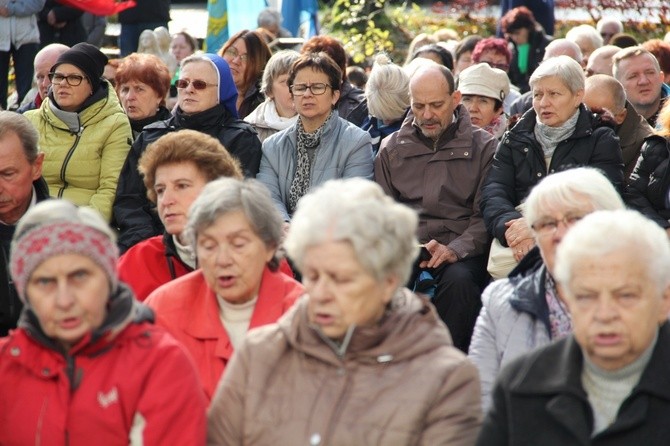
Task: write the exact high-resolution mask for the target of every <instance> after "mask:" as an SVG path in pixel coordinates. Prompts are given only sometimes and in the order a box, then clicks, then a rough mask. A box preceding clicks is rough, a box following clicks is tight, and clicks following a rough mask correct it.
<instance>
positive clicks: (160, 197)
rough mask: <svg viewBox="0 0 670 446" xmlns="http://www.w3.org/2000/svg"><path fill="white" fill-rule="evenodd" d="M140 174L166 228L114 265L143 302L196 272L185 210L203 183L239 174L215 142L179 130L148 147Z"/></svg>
mask: <svg viewBox="0 0 670 446" xmlns="http://www.w3.org/2000/svg"><path fill="white" fill-rule="evenodd" d="M129 57H130V56H129ZM139 171H140V173H141V174H142V176H143V177H144V185H145V187H146V189H147V195H148V197H149V200H151V202H152V203H155V204H156V208H157V211H158V217H159V218H160V219H161V222H162V223H163V225H164V226H165V232H164V233H163V234H162V235H157V236H155V237H151V238H149V239H147V240H144V241H143V242H140V243H138V244H137V245H135V246H133V247H132V248H130V249H129V250H128V251H127V252H126V253H125V254H124V255H123V256H122V257H121V259H120V260H119V265H118V272H119V277H120V278H121V280H123V281H124V282H125V283H127V284H128V285H129V286H130V287H131V288H132V289H133V291H135V295H136V296H137V299H138V300H140V301H143V300H144V299H146V297H147V296H148V295H149V294H150V293H151V292H152V291H153V290H155V289H156V288H158V287H159V286H161V285H163V284H164V283H167V282H169V281H171V280H174V279H176V278H177V277H181V276H184V275H186V274H188V273H190V272H191V271H193V270H194V269H195V268H196V266H197V265H196V258H195V252H194V251H193V248H192V247H191V245H190V243H189V242H188V240H187V239H186V236H185V234H184V229H185V227H186V221H187V217H188V210H189V209H190V207H191V204H193V202H194V201H195V199H196V198H198V195H199V194H200V192H201V191H202V189H203V188H204V187H205V185H206V184H207V183H209V182H210V181H213V180H216V179H217V178H220V177H231V178H237V179H241V178H242V170H241V169H240V166H239V163H238V162H237V160H235V159H234V158H233V157H232V156H231V155H230V154H229V153H228V152H227V151H226V149H225V148H224V147H223V146H222V145H221V143H220V142H219V141H218V140H217V139H216V138H213V137H211V136H209V135H205V134H204V133H200V132H196V131H194V130H180V131H178V132H175V133H170V134H167V135H165V136H163V137H161V138H159V139H158V141H156V142H155V143H153V144H151V145H150V146H149V147H148V148H147V150H146V152H144V154H143V155H142V158H140V163H139Z"/></svg>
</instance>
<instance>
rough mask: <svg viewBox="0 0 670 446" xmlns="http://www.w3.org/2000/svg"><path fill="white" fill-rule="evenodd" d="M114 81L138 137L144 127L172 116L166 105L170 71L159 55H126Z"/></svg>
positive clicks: (134, 134)
mask: <svg viewBox="0 0 670 446" xmlns="http://www.w3.org/2000/svg"><path fill="white" fill-rule="evenodd" d="M114 80H115V84H116V94H117V95H118V96H119V100H120V101H121V106H122V107H123V109H124V110H125V111H126V114H127V115H128V119H129V120H130V127H131V128H132V129H133V137H134V138H136V137H137V136H138V135H139V134H140V132H141V131H142V129H143V128H144V126H146V125H149V124H151V123H154V122H156V121H162V120H164V119H168V118H169V117H170V111H169V110H168V109H167V108H165V98H166V96H167V94H168V90H169V89H170V72H169V71H168V68H167V66H165V63H164V62H163V61H162V60H160V59H159V58H158V57H157V56H154V55H153V54H141V53H133V54H131V55H130V56H127V57H125V58H124V59H123V61H122V62H121V64H120V65H119V67H118V68H117V69H116V75H115V77H114Z"/></svg>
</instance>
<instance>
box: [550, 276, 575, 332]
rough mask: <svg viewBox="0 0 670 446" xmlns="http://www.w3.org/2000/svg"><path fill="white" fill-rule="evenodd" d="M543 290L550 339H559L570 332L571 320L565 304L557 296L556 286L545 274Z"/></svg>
mask: <svg viewBox="0 0 670 446" xmlns="http://www.w3.org/2000/svg"><path fill="white" fill-rule="evenodd" d="M545 289H546V290H547V294H546V295H545V297H546V299H547V307H549V326H550V327H551V339H552V340H555V339H561V338H564V337H566V336H567V335H569V334H570V332H571V331H572V319H571V318H570V313H568V310H567V308H566V307H565V304H564V303H563V301H561V299H560V298H559V297H558V296H557V290H556V284H555V283H554V279H553V278H552V277H551V275H549V274H546V280H545Z"/></svg>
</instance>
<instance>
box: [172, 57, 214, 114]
mask: <svg viewBox="0 0 670 446" xmlns="http://www.w3.org/2000/svg"><path fill="white" fill-rule="evenodd" d="M179 78H180V79H184V80H188V81H191V83H189V85H188V87H186V88H177V105H178V106H179V108H181V109H182V111H183V112H184V113H186V114H187V115H192V114H195V113H200V112H203V111H205V110H209V109H210V108H212V107H214V106H215V105H216V104H218V103H219V88H218V85H219V79H218V77H217V75H216V71H214V67H213V66H212V65H211V64H210V63H209V62H206V61H195V62H190V63H187V64H186V65H185V66H184V67H182V69H181V71H180V73H179ZM194 80H201V81H204V82H206V83H207V87H206V88H205V89H203V90H197V89H196V88H195V87H194V86H193V83H192V81H194Z"/></svg>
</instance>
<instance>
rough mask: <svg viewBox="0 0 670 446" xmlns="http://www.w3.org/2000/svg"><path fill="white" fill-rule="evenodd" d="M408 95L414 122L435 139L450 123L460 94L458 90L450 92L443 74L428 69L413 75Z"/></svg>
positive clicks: (422, 131)
mask: <svg viewBox="0 0 670 446" xmlns="http://www.w3.org/2000/svg"><path fill="white" fill-rule="evenodd" d="M410 95H411V106H412V112H413V113H414V124H416V125H417V126H418V127H419V129H421V133H423V134H424V136H426V137H427V138H430V139H433V140H437V139H438V138H439V137H440V135H441V134H442V132H444V130H445V129H446V128H447V127H448V126H449V125H450V124H451V121H452V120H453V117H454V110H455V109H456V106H457V105H458V104H459V102H460V100H461V94H460V93H459V92H458V90H457V91H455V92H453V93H451V92H450V91H449V85H448V84H447V80H446V79H445V78H444V75H443V74H442V73H441V72H439V71H437V70H434V69H430V70H426V71H425V72H422V73H420V74H419V75H418V76H417V75H415V76H414V78H413V79H412V80H411V82H410Z"/></svg>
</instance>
